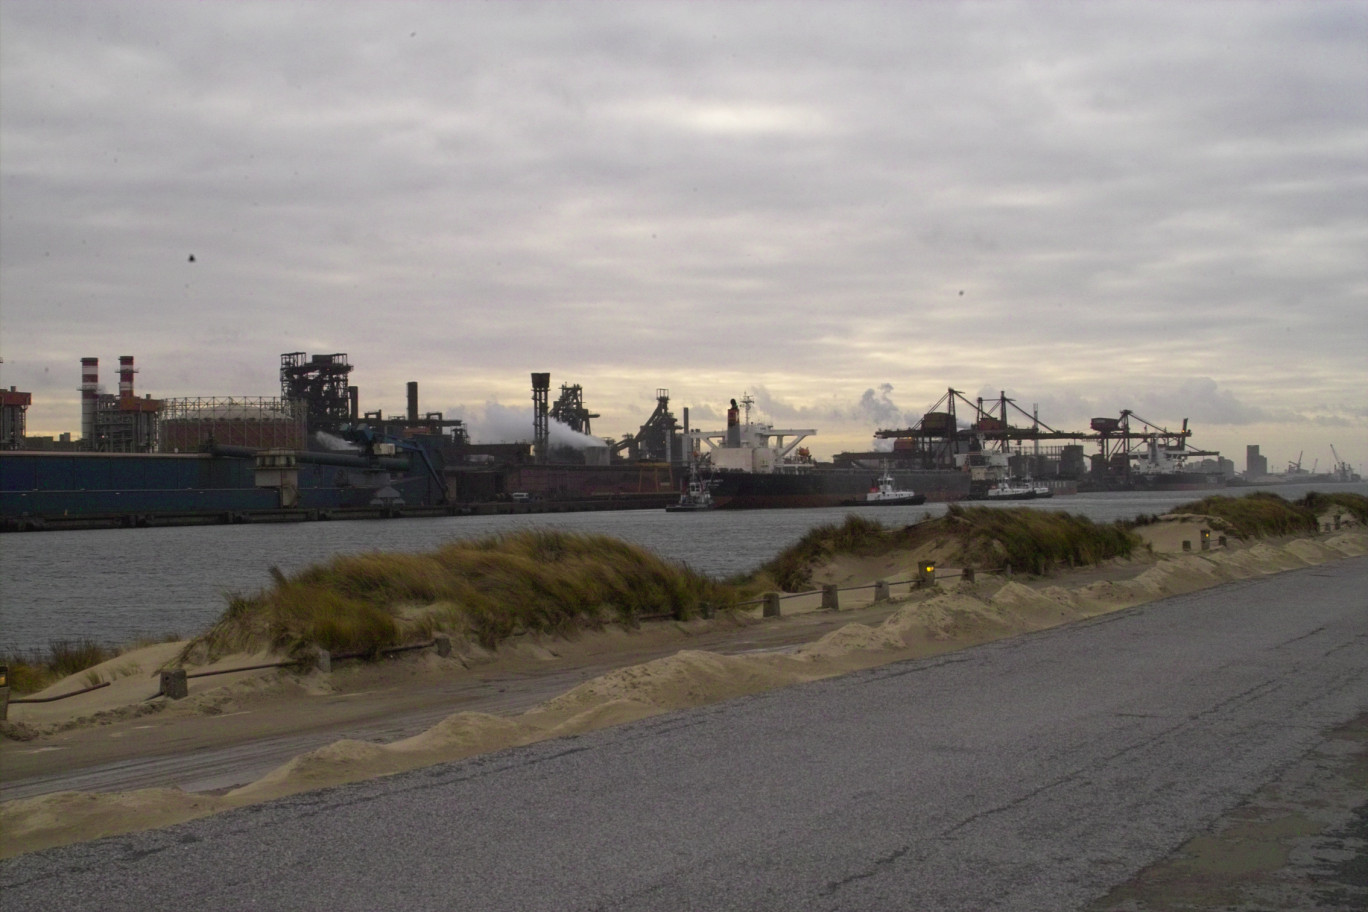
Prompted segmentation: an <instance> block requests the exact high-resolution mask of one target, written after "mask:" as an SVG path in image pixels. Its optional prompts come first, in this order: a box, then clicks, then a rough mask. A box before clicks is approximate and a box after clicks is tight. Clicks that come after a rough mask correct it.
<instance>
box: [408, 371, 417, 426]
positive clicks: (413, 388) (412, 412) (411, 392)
mask: <svg viewBox="0 0 1368 912" xmlns="http://www.w3.org/2000/svg"><path fill="white" fill-rule="evenodd" d="M408 420H409V423H410V424H417V423H418V381H417V380H410V381H409V384H408Z"/></svg>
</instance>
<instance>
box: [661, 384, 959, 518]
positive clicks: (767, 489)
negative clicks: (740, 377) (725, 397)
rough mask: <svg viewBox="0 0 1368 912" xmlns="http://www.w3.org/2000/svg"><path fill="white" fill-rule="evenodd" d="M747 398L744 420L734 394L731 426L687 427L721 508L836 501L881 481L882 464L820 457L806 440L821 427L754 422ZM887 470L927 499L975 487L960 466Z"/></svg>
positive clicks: (902, 485)
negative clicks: (835, 462)
mask: <svg viewBox="0 0 1368 912" xmlns="http://www.w3.org/2000/svg"><path fill="white" fill-rule="evenodd" d="M742 403H743V404H744V406H745V417H744V420H743V419H742V415H741V408H740V406H738V405H737V402H736V400H735V399H733V400H731V407H730V408H728V409H727V427H726V429H725V430H723V431H689V432H687V433H688V437H689V440H690V445H691V446H692V447H693V449H694V452H696V453H697V454H698V457H697V458H698V463H699V466H700V471H702V472H704V473H705V474H706V475H707V476H708V477H709V478H710V484H711V490H712V498H713V503H714V504H715V505H716V506H717V507H718V508H720V509H733V510H737V509H759V508H768V507H835V506H840V505H841V504H842V503H844V502H847V501H850V500H853V499H856V498H862V497H863V496H864V495H865V493H866V492H867V491H869V489H870V486H871V484H874V485H877V484H878V478H879V477H880V475H881V474H882V473H881V472H880V471H879V470H877V469H876V470H873V471H870V470H869V469H868V468H866V467H863V466H860V465H858V464H852V465H850V466H848V467H838V466H836V465H819V464H817V463H815V462H814V461H813V459H812V456H811V454H810V453H809V452H808V450H807V448H806V447H803V446H801V444H802V442H803V441H804V440H806V439H807V438H809V437H812V436H814V435H815V434H816V433H817V432H816V430H814V429H812V428H776V427H774V426H773V425H771V424H765V423H761V422H753V421H751V419H750V406H751V405H752V400H751V399H750V397H749V396H745V397H743V398H742ZM887 474H888V475H890V476H892V479H893V484H894V485H895V486H896V487H898V488H901V489H910V490H913V491H916V492H917V493H918V494H923V495H925V496H926V499H927V500H932V501H946V500H959V499H960V498H962V497H965V496H966V495H967V494H968V493H969V475H968V474H967V473H965V472H963V471H960V470H947V469H931V470H917V469H906V468H904V469H898V468H896V467H890V468H889V469H888V471H887Z"/></svg>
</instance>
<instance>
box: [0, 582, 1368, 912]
mask: <svg viewBox="0 0 1368 912" xmlns="http://www.w3.org/2000/svg"><path fill="white" fill-rule="evenodd" d="M1366 593H1368V558H1356V559H1352V560H1345V561H1339V562H1337V563H1333V564H1327V565H1323V566H1321V567H1316V568H1312V569H1308V570H1302V571H1296V572H1291V573H1284V574H1279V575H1277V576H1274V577H1270V578H1266V579H1263V580H1258V581H1246V582H1242V583H1234V584H1228V585H1225V586H1221V587H1218V588H1215V589H1209V590H1205V591H1203V592H1199V593H1194V594H1192V595H1188V596H1183V597H1180V598H1174V599H1168V600H1165V601H1162V602H1155V603H1152V604H1149V605H1144V606H1140V607H1138V608H1134V609H1131V610H1128V611H1125V612H1120V613H1118V614H1114V615H1110V616H1107V617H1104V618H1099V619H1096V620H1094V621H1091V622H1087V623H1082V624H1076V625H1073V626H1070V627H1066V628H1057V629H1054V630H1051V631H1045V632H1042V633H1039V634H1036V635H1031V636H1026V637H1019V638H1016V639H1013V640H1009V641H1000V642H997V643H993V644H988V645H985V646H982V647H977V648H974V649H969V650H965V651H962V652H958V653H954V654H950V655H947V656H942V657H939V658H936V659H929V660H921V661H913V662H906V663H900V664H896V665H890V666H885V667H882V668H878V669H873V670H870V671H867V672H862V673H858V674H853V675H849V676H846V677H842V678H837V679H832V680H828V681H822V682H817V683H814V684H811V685H805V686H801V687H792V688H787V689H784V690H779V691H773V692H770V693H767V694H762V695H759V696H756V697H751V698H746V699H741V700H735V701H732V702H729V703H725V704H720V705H716V706H711V707H706V708H702V709H698V710H691V711H687V712H680V713H673V714H670V715H666V716H660V717H656V718H654V719H649V720H645V721H643V722H640V723H637V724H633V725H628V726H622V727H619V728H613V729H606V730H603V731H600V732H595V733H593V734H590V735H585V736H582V737H577V738H571V739H565V740H559V741H553V742H544V743H541V744H536V745H531V746H529V747H526V748H520V749H517V750H510V751H504V752H501V753H497V754H492V755H488V756H484V757H477V758H472V759H470V760H467V761H463V762H460V763H453V764H449V765H445V766H440V767H434V768H431V769H427V770H419V771H415V772H412V773H408V774H404V775H401V776H396V777H392V778H390V779H385V780H377V781H372V782H366V783H358V784H356V785H352V786H347V787H343V788H337V789H332V790H327V791H322V792H316V793H312V794H307V795H299V796H295V797H292V798H287V799H283V800H280V801H277V802H273V803H270V804H266V805H260V806H257V807H251V808H246V809H243V810H241V811H237V812H233V813H231V814H225V815H221V816H218V817H214V818H208V819H204V820H200V821H195V822H193V823H189V824H184V825H181V826H176V827H171V828H168V829H165V830H161V831H156V832H151V833H143V834H136V835H130V836H124V837H115V838H111V839H106V840H102V841H99V842H95V843H88V844H84V845H77V846H69V847H65V848H61V849H54V850H51V851H47V852H42V853H34V854H32V855H27V856H21V857H19V858H16V859H11V860H9V861H5V862H3V863H0V904H3V908H5V909H16V910H17V909H25V910H43V909H63V910H80V909H100V910H111V909H136V910H154V909H168V910H169V909H190V908H223V909H229V908H231V909H299V910H305V909H320V910H329V912H336V910H351V909H357V910H385V909H404V910H418V909H462V910H483V909H501V910H503V909H506V910H515V909H516V910H538V909H546V910H552V909H554V910H577V909H602V910H623V909H632V910H636V909H669V910H682V909H719V910H720V909H738V910H739V909H746V910H751V909H766V910H768V909H774V910H781V909H782V910H796V909H802V910H821V909H833V910H834V909H840V910H881V912H882V910H889V909H916V910H935V909H965V910H970V909H972V910H982V909H1011V910H1028V909H1030V910H1037V909H1038V910H1051V912H1056V910H1066V909H1077V908H1079V907H1082V906H1085V905H1087V904H1089V903H1091V902H1094V901H1096V900H1097V899H1098V898H1099V897H1101V896H1103V895H1105V894H1106V893H1107V892H1108V890H1109V889H1110V888H1111V887H1112V886H1114V885H1115V884H1118V883H1120V882H1122V881H1125V880H1126V879H1128V878H1130V877H1132V876H1133V875H1134V874H1135V873H1136V872H1137V871H1139V870H1141V869H1142V868H1144V867H1145V866H1147V865H1149V864H1150V863H1152V862H1154V861H1156V860H1157V859H1160V858H1163V857H1164V856H1166V855H1167V854H1168V853H1169V852H1170V851H1171V850H1173V849H1174V848H1175V847H1177V846H1179V845H1181V844H1182V843H1184V842H1185V841H1186V840H1187V839H1188V838H1190V837H1191V836H1192V835H1194V834H1196V833H1198V832H1200V831H1202V829H1203V828H1204V827H1205V826H1207V825H1208V824H1209V823H1210V822H1212V821H1214V820H1216V819H1217V818H1219V817H1220V816H1221V815H1222V814H1224V813H1225V812H1227V811H1229V810H1230V809H1232V808H1233V807H1235V806H1236V805H1237V804H1239V803H1240V802H1241V801H1242V800H1243V799H1245V798H1246V797H1247V796H1249V795H1251V794H1253V793H1254V792H1255V791H1256V790H1258V789H1259V788H1260V786H1262V785H1264V784H1265V783H1267V782H1269V781H1270V780H1272V779H1274V778H1275V777H1276V776H1277V775H1278V774H1279V772H1280V771H1282V770H1285V769H1286V768H1288V767H1289V766H1290V765H1291V764H1294V763H1296V762H1297V761H1298V759H1299V758H1301V757H1302V756H1303V755H1305V754H1306V753H1307V752H1308V751H1309V750H1311V749H1312V747H1313V746H1315V745H1317V744H1319V743H1321V742H1322V740H1323V735H1324V732H1325V731H1327V730H1328V729H1330V728H1331V727H1333V726H1336V725H1339V724H1342V723H1344V722H1345V721H1346V720H1350V719H1353V718H1355V717H1356V716H1358V715H1360V714H1362V713H1363V712H1364V711H1365V710H1368V594H1366Z"/></svg>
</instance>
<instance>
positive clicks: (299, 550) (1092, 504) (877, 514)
mask: <svg viewBox="0 0 1368 912" xmlns="http://www.w3.org/2000/svg"><path fill="white" fill-rule="evenodd" d="M1313 488H1314V486H1300V485H1286V486H1283V487H1280V488H1277V489H1274V490H1276V491H1277V493H1279V494H1281V495H1282V496H1284V497H1287V498H1289V499H1295V498H1298V497H1301V496H1303V495H1304V494H1306V493H1307V491H1309V490H1312V489H1313ZM1322 489H1323V490H1330V489H1329V488H1324V487H1323V488H1322ZM1248 490H1254V489H1238V491H1232V492H1231V493H1242V492H1244V491H1248ZM1333 490H1347V491H1354V492H1355V493H1360V494H1368V484H1356V485H1338V486H1335V487H1334V488H1333ZM1200 496H1201V494H1200V493H1193V492H1175V493H1171V494H1169V493H1164V494H1141V493H1125V494H1079V495H1074V496H1070V497H1059V498H1054V499H1052V500H1048V501H1040V502H1037V503H1030V504H1028V505H1029V506H1031V507H1032V508H1033V509H1043V510H1063V511H1066V512H1070V513H1078V514H1080V515H1083V516H1087V517H1088V518H1090V519H1093V520H1095V521H1098V522H1110V521H1112V520H1116V519H1130V518H1132V517H1135V516H1138V515H1141V514H1147V513H1162V512H1164V511H1166V510H1168V509H1170V508H1171V507H1173V506H1176V505H1177V504H1180V503H1187V502H1189V501H1192V500H1194V499H1197V498H1198V497H1200ZM1017 505H1018V506H1020V504H1017ZM848 512H850V511H849V510H848V509H846V508H829V509H819V510H743V511H742V510H739V511H715V512H709V513H666V512H664V511H663V510H631V511H623V512H616V513H606V512H605V513H547V514H535V515H528V516H483V517H445V518H439V519H398V520H373V521H356V522H352V521H347V522H336V523H327V522H322V523H318V522H315V523H287V524H281V525H259V526H253V525H237V526H199V527H192V528H184V529H112V530H100V531H84V532H32V533H18V534H8V535H4V536H0V650H4V651H10V650H15V649H18V650H28V649H33V648H42V647H46V646H47V644H48V643H49V642H50V641H52V640H60V639H84V638H90V639H94V640H98V641H102V642H108V643H115V644H117V643H129V642H133V641H134V640H137V639H139V638H144V637H160V636H164V635H168V634H172V633H175V634H181V635H189V634H193V633H197V632H199V631H201V630H203V629H204V628H205V627H207V626H208V625H209V624H211V623H212V622H213V621H214V620H215V619H216V618H217V617H218V616H219V614H220V613H221V612H222V611H223V608H224V606H225V598H224V596H225V594H226V593H229V592H253V591H256V590H258V589H260V588H262V587H264V586H265V585H266V584H267V583H268V581H269V579H270V577H269V573H268V570H269V568H270V567H271V566H272V565H274V566H277V567H279V568H280V569H281V570H283V571H285V572H287V573H288V572H292V571H294V570H298V569H301V568H303V567H305V566H308V565H309V564H312V563H317V562H319V561H322V560H326V559H327V558H329V557H331V556H332V555H334V554H345V553H355V552H362V551H375V550H382V551H425V550H428V549H431V548H434V547H436V546H437V545H440V544H441V543H443V542H445V541H450V540H452V539H458V538H469V537H478V536H484V535H490V534H493V533H497V532H504V531H509V530H514V529H520V528H528V527H532V528H555V529H572V530H578V531H582V532H591V533H601V534H605V535H612V536H614V537H617V538H621V539H624V540H626V541H630V542H633V543H635V544H639V545H642V546H644V547H647V548H650V549H651V550H653V551H655V552H656V553H657V554H660V555H661V556H663V557H666V558H669V559H671V560H676V561H680V562H683V563H686V564H688V565H689V566H690V567H693V568H694V569H696V570H698V571H700V572H703V573H707V574H709V575H710V576H714V577H718V578H725V577H727V576H730V575H733V574H738V573H744V572H747V571H750V570H753V569H755V568H756V567H758V566H759V565H760V564H762V563H764V562H765V561H767V560H769V559H770V558H771V557H773V556H774V555H775V554H777V553H779V552H780V551H781V550H783V549H784V548H786V547H788V546H789V545H791V544H792V543H793V542H795V541H797V540H798V539H799V538H800V537H802V535H803V534H804V533H805V532H807V531H808V530H809V529H811V528H813V527H814V526H818V525H822V524H825V523H839V522H841V521H842V519H843V518H844V517H845V515H846V514H847V513H848ZM861 512H862V513H863V515H865V516H868V517H872V518H876V519H878V520H879V521H880V522H883V523H884V524H886V525H899V524H903V523H908V522H915V521H916V520H917V519H919V518H921V517H923V516H928V515H930V516H938V515H940V514H942V513H944V512H945V505H944V504H927V505H925V506H920V507H882V508H877V509H874V508H865V509H864V510H863V511H861Z"/></svg>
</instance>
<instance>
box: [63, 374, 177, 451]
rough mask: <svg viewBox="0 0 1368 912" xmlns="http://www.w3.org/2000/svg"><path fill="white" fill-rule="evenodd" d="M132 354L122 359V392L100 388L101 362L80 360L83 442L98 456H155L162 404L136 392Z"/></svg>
mask: <svg viewBox="0 0 1368 912" xmlns="http://www.w3.org/2000/svg"><path fill="white" fill-rule="evenodd" d="M137 372H138V371H137V368H135V367H134V366H133V356H132V355H122V356H120V358H119V392H118V393H117V394H110V393H105V392H103V391H102V390H101V389H100V359H99V358H82V359H81V386H80V391H81V438H82V440H81V442H82V446H83V447H84V448H85V449H87V450H91V451H94V452H99V453H155V452H157V446H158V424H159V418H160V413H161V409H162V403H161V400H159V399H153V398H152V397H151V396H145V397H143V398H142V399H139V398H138V397H137V395H136V394H135V393H134V391H133V375H134V374H136V373H137Z"/></svg>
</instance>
